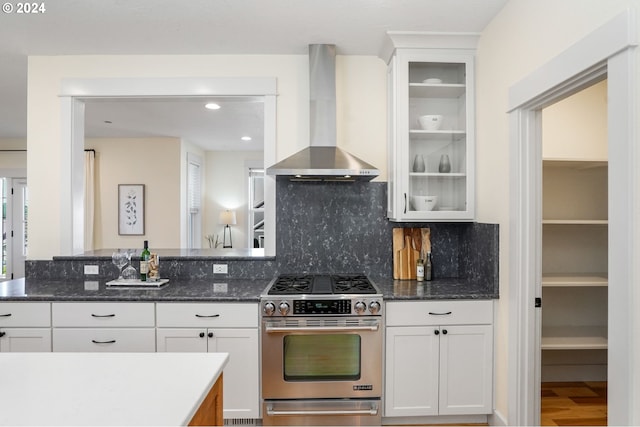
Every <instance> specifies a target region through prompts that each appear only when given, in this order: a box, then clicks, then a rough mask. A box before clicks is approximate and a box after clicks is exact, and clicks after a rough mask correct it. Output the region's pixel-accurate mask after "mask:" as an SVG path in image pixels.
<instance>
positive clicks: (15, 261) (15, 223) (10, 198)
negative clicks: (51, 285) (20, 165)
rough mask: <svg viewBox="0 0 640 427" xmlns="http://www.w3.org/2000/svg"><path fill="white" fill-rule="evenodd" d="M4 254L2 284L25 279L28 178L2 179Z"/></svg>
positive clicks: (1, 253)
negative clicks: (5, 281)
mask: <svg viewBox="0 0 640 427" xmlns="http://www.w3.org/2000/svg"><path fill="white" fill-rule="evenodd" d="M0 197H1V199H2V230H1V231H2V250H1V251H0V265H1V266H2V270H1V273H0V281H4V280H11V279H19V278H21V277H24V270H25V268H24V263H25V260H26V257H27V241H28V239H27V237H28V234H27V231H28V228H27V220H28V217H29V203H28V201H29V195H28V191H27V179H26V178H11V177H0Z"/></svg>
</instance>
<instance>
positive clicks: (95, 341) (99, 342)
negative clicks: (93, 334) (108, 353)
mask: <svg viewBox="0 0 640 427" xmlns="http://www.w3.org/2000/svg"><path fill="white" fill-rule="evenodd" d="M91 342H92V343H94V344H115V343H116V340H109V341H97V340H91Z"/></svg>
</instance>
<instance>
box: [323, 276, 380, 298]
mask: <svg viewBox="0 0 640 427" xmlns="http://www.w3.org/2000/svg"><path fill="white" fill-rule="evenodd" d="M376 292H377V291H376V289H375V288H374V287H373V285H372V284H371V282H370V281H369V279H367V277H366V276H362V275H355V276H344V275H338V276H333V293H334V294H345V293H348V294H375V293H376Z"/></svg>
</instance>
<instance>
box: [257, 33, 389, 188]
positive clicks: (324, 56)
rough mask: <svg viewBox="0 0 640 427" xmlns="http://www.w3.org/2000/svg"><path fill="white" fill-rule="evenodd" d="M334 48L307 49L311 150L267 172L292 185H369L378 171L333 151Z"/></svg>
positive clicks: (310, 47) (334, 115) (280, 163)
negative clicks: (321, 183)
mask: <svg viewBox="0 0 640 427" xmlns="http://www.w3.org/2000/svg"><path fill="white" fill-rule="evenodd" d="M335 67H336V47H335V46H334V45H327V44H313V45H309V87H310V90H309V95H310V101H311V105H310V113H311V118H310V137H311V142H310V146H309V147H307V148H305V149H303V150H301V151H299V152H297V153H296V154H293V155H292V156H290V157H287V158H286V159H284V160H282V161H280V162H278V163H276V164H275V165H273V166H271V167H269V168H267V174H268V175H281V176H287V177H289V178H290V179H291V180H292V181H345V182H350V181H370V180H371V179H373V178H375V177H376V176H378V175H379V174H380V171H379V170H378V169H376V168H375V167H374V166H372V165H370V164H369V163H367V162H365V161H363V160H360V159H359V158H357V157H356V156H353V155H351V154H349V153H347V152H346V151H344V150H341V149H340V148H338V147H336V68H335Z"/></svg>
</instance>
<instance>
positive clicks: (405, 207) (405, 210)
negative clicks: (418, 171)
mask: <svg viewBox="0 0 640 427" xmlns="http://www.w3.org/2000/svg"><path fill="white" fill-rule="evenodd" d="M404 213H407V193H404Z"/></svg>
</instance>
